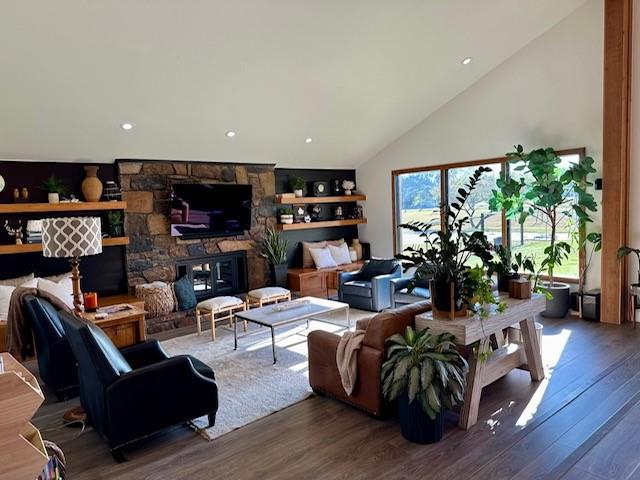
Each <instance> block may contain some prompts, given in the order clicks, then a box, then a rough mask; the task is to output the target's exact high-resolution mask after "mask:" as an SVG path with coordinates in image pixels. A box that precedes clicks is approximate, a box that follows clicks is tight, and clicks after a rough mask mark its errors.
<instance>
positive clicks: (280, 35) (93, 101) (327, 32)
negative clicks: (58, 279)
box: [0, 0, 584, 168]
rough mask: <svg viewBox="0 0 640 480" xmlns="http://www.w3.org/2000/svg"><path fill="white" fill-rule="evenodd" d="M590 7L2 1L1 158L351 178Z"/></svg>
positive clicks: (428, 1) (466, 1)
mask: <svg viewBox="0 0 640 480" xmlns="http://www.w3.org/2000/svg"><path fill="white" fill-rule="evenodd" d="M583 3H584V0H562V1H558V0H483V1H478V0H447V1H442V0H231V1H229V0H227V1H221V0H108V1H101V0H56V1H51V0H32V1H31V0H30V1H15V0H0V6H1V8H0V158H18V159H38V160H69V161H86V160H92V161H99V162H109V161H111V160H113V159H114V158H122V157H126V158H135V157H141V158H158V159H162V158H164V159H167V158H171V159H201V160H211V161H237V162H270V163H277V164H278V165H279V166H290V167H316V168H323V167H326V168H329V167H354V166H356V165H358V164H360V163H362V162H363V161H366V160H367V159H369V158H370V157H372V156H373V155H375V154H376V153H377V152H378V151H380V150H381V149H382V148H383V147H385V146H386V145H388V144H389V143H390V142H392V141H393V140H394V139H396V138H397V137H399V136H400V135H402V134H403V133H404V132H406V131H407V130H408V129H410V128H411V127H413V126H414V125H416V124H417V123H418V122H420V121H421V120H422V119H424V118H425V117H427V116H428V115H429V114H430V113H432V112H433V111H435V110H436V109H437V108H438V107H440V106H442V105H443V104H445V103H446V102H447V101H449V100H451V99H452V98H453V97H455V96H456V95H457V94H459V93H460V92H462V91H463V90H464V89H465V88H467V87H468V86H470V85H471V84H472V83H473V82H475V81H476V80H478V79H479V78H480V77H482V76H483V75H484V74H485V73H487V72H488V71H490V70H491V69H493V68H494V67H496V66H497V65H498V64H500V63H501V62H503V61H504V60H505V59H506V58H508V57H509V56H511V55H513V54H514V53H515V52H516V51H517V50H519V49H520V48H522V47H523V46H524V45H526V44H527V43H529V42H530V41H531V40H533V39H534V38H536V37H537V36H539V35H541V34H542V33H544V32H545V31H546V30H548V29H549V28H550V27H551V26H553V25H554V24H556V23H557V22H558V21H560V20H561V19H562V18H564V17H565V16H566V15H568V14H569V13H571V12H572V11H573V10H575V9H576V8H577V7H579V6H580V5H582V4H583ZM467 56H469V57H473V61H472V62H471V63H470V64H469V65H467V66H463V65H461V60H462V59H463V58H465V57H467ZM124 122H130V123H132V124H133V125H134V128H133V129H132V130H130V131H124V130H122V129H121V128H120V125H121V124H122V123H124ZM229 130H234V131H237V135H236V136H235V137H234V138H227V137H226V136H225V132H227V131H229ZM307 137H312V138H313V142H311V143H305V141H304V140H305V138H307Z"/></svg>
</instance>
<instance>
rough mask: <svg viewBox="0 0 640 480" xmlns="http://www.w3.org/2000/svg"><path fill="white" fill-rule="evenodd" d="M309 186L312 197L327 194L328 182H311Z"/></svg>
mask: <svg viewBox="0 0 640 480" xmlns="http://www.w3.org/2000/svg"><path fill="white" fill-rule="evenodd" d="M311 186H312V188H311V191H312V192H313V196H314V197H326V196H327V195H329V182H313V184H312V185H311Z"/></svg>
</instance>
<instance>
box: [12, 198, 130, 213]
mask: <svg viewBox="0 0 640 480" xmlns="http://www.w3.org/2000/svg"><path fill="white" fill-rule="evenodd" d="M126 208H127V202H124V201H117V202H77V203H2V204H0V213H5V214H13V213H37V212H43V213H47V212H94V211H95V212H97V211H102V210H126Z"/></svg>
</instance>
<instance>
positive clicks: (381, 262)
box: [361, 258, 397, 280]
mask: <svg viewBox="0 0 640 480" xmlns="http://www.w3.org/2000/svg"><path fill="white" fill-rule="evenodd" d="M396 265H397V262H396V260H394V259H383V258H372V259H371V260H369V262H368V263H367V264H366V265H365V266H364V267H363V269H362V275H361V276H362V278H366V279H367V280H371V279H372V278H373V277H377V276H378V275H387V274H389V273H391V272H392V271H393V269H394V268H395V266H396Z"/></svg>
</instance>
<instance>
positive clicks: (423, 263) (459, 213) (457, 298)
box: [396, 167, 493, 315]
mask: <svg viewBox="0 0 640 480" xmlns="http://www.w3.org/2000/svg"><path fill="white" fill-rule="evenodd" d="M487 171H490V169H489V168H488V167H479V168H477V169H476V170H475V172H474V173H473V174H472V175H471V176H470V177H469V180H468V182H467V183H466V184H465V185H464V186H463V187H461V188H459V189H458V191H457V196H456V201H454V202H452V203H451V205H450V206H448V207H447V206H445V207H443V208H444V209H445V211H444V217H445V222H444V225H443V228H441V229H439V230H435V229H434V228H433V224H432V223H425V222H420V221H413V222H409V223H404V224H402V225H399V227H398V228H405V229H407V230H410V231H413V232H416V233H417V234H418V235H419V237H420V238H421V239H422V240H423V241H424V245H423V246H410V247H407V248H406V249H405V250H404V252H403V253H401V254H399V255H396V258H398V259H399V260H402V263H403V266H404V267H405V268H412V267H414V268H416V271H415V274H414V277H413V279H412V281H411V282H410V283H409V286H408V289H409V291H411V290H413V288H415V286H416V285H419V284H421V283H425V282H427V281H429V282H430V285H431V290H432V291H431V297H432V302H433V306H434V307H435V308H434V314H437V312H438V311H439V312H452V311H453V312H456V314H457V315H464V314H466V308H467V306H468V305H469V301H470V297H471V296H472V295H473V289H474V282H473V281H472V279H471V278H470V270H469V269H470V260H471V258H472V257H475V258H476V259H478V260H479V261H480V263H481V264H482V266H483V267H487V266H488V264H489V262H490V261H491V260H492V258H493V255H492V253H491V250H492V246H491V244H490V243H489V241H488V240H487V237H486V236H485V235H484V233H482V232H478V231H475V232H468V231H465V230H466V229H465V227H467V225H468V224H469V217H468V215H466V214H465V211H464V208H465V204H466V202H467V201H468V199H469V196H470V195H471V193H472V192H473V191H474V190H475V188H476V186H477V184H478V180H479V179H480V177H481V176H482V174H483V173H484V172H487ZM452 302H453V304H452Z"/></svg>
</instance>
